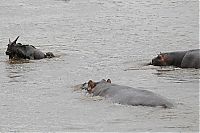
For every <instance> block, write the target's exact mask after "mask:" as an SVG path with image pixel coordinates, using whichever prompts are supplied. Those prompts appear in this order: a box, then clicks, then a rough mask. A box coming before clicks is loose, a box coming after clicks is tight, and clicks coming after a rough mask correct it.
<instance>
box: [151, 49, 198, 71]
mask: <svg viewBox="0 0 200 133" xmlns="http://www.w3.org/2000/svg"><path fill="white" fill-rule="evenodd" d="M150 65H154V66H176V67H180V68H196V69H197V68H200V49H195V50H189V51H178V52H169V53H160V54H159V55H158V56H157V57H156V58H154V59H152V62H151V63H150Z"/></svg>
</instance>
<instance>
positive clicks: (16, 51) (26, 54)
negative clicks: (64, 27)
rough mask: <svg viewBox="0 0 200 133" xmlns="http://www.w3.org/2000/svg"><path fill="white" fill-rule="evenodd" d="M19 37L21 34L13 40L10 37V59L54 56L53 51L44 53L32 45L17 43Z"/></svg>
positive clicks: (7, 53)
mask: <svg viewBox="0 0 200 133" xmlns="http://www.w3.org/2000/svg"><path fill="white" fill-rule="evenodd" d="M18 38H19V36H18V37H17V38H16V39H15V40H14V41H13V42H11V41H10V39H9V44H8V47H7V50H6V55H9V59H31V60H38V59H43V58H52V57H54V55H53V53H51V52H48V53H46V54H44V53H43V52H41V51H40V50H38V49H36V48H35V47H34V46H32V45H22V44H21V43H16V42H17V39H18Z"/></svg>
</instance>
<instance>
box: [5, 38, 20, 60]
mask: <svg viewBox="0 0 200 133" xmlns="http://www.w3.org/2000/svg"><path fill="white" fill-rule="evenodd" d="M18 38H19V36H18V37H17V38H16V39H15V40H14V41H13V42H11V41H10V39H9V44H8V47H7V50H6V55H9V59H12V58H13V57H14V56H15V54H16V45H17V43H16V42H17V40H18Z"/></svg>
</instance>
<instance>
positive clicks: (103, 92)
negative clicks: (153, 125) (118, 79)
mask: <svg viewBox="0 0 200 133" xmlns="http://www.w3.org/2000/svg"><path fill="white" fill-rule="evenodd" d="M91 82H92V83H93V84H94V85H91ZM87 90H88V92H89V93H92V94H93V95H94V96H102V97H105V98H108V99H110V100H111V101H113V102H115V103H119V104H124V105H133V106H138V105H141V106H152V107H155V106H162V107H165V108H171V107H173V104H171V103H170V102H168V101H167V100H166V99H164V98H163V97H162V96H159V95H157V94H155V93H153V92H151V91H147V90H140V89H135V88H132V87H128V86H121V85H117V84H112V83H111V82H107V81H105V80H102V81H100V82H96V83H95V82H93V81H91V80H90V81H89V82H88V87H87Z"/></svg>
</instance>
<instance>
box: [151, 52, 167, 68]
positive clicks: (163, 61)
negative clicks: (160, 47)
mask: <svg viewBox="0 0 200 133" xmlns="http://www.w3.org/2000/svg"><path fill="white" fill-rule="evenodd" d="M151 65H154V66H167V65H169V59H168V56H167V54H165V53H160V54H158V56H157V57H155V58H154V59H152V62H151Z"/></svg>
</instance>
